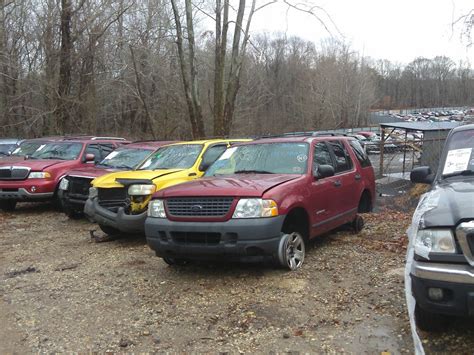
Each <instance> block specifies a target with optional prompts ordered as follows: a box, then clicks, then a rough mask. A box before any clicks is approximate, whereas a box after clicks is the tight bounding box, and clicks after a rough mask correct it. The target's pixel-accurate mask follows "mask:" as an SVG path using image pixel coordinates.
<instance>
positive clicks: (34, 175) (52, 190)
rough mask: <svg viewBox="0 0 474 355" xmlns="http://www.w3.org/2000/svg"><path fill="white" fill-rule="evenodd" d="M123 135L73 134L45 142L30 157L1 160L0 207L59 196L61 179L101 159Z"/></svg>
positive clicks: (115, 145)
mask: <svg viewBox="0 0 474 355" xmlns="http://www.w3.org/2000/svg"><path fill="white" fill-rule="evenodd" d="M124 143H127V141H126V140H125V139H124V138H114V137H92V136H83V137H73V138H64V139H62V140H61V141H56V142H50V143H46V144H44V145H43V146H41V147H39V148H38V149H37V150H36V151H35V152H34V153H33V154H32V155H31V156H30V157H29V159H27V160H24V161H19V162H8V161H6V162H0V208H1V209H3V210H7V211H11V210H14V209H15V206H16V204H17V202H19V201H20V202H22V201H45V200H56V197H57V190H58V187H59V182H60V181H61V179H62V178H63V177H64V176H65V175H66V174H67V173H68V172H69V171H70V170H72V169H76V168H79V167H86V166H89V165H90V164H93V163H94V162H96V163H97V162H100V161H101V160H102V159H103V158H104V157H105V156H107V155H108V154H109V153H110V152H112V151H113V150H115V149H116V148H117V147H118V146H119V145H121V144H124Z"/></svg>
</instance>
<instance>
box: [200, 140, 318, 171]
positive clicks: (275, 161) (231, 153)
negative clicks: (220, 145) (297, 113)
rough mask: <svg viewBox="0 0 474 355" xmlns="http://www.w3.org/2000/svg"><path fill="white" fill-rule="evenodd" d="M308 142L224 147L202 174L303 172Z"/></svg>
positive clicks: (306, 161)
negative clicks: (217, 157) (225, 148)
mask: <svg viewBox="0 0 474 355" xmlns="http://www.w3.org/2000/svg"><path fill="white" fill-rule="evenodd" d="M308 149H309V146H308V144H307V143H264V144H249V145H242V146H237V147H232V148H229V149H227V150H226V151H225V152H224V153H223V154H222V155H221V156H220V158H219V159H218V160H217V161H216V162H215V163H214V164H212V165H211V167H210V168H209V170H208V171H207V172H206V175H205V176H216V175H231V174H251V173H257V174H258V173H260V174H304V173H305V172H306V170H307V164H308Z"/></svg>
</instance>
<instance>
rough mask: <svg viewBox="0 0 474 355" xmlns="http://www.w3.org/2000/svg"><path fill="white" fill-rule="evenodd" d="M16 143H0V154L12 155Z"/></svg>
mask: <svg viewBox="0 0 474 355" xmlns="http://www.w3.org/2000/svg"><path fill="white" fill-rule="evenodd" d="M15 147H16V144H0V155H10V154H11V152H12V150H13V149H15Z"/></svg>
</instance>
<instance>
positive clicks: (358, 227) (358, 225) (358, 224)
mask: <svg viewBox="0 0 474 355" xmlns="http://www.w3.org/2000/svg"><path fill="white" fill-rule="evenodd" d="M351 227H352V229H353V230H354V233H355V234H358V233H359V232H360V231H362V229H363V228H364V219H363V218H362V217H361V216H359V215H357V216H355V218H354V220H353V221H352V223H351Z"/></svg>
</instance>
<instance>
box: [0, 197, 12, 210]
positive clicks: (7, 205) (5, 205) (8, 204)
mask: <svg viewBox="0 0 474 355" xmlns="http://www.w3.org/2000/svg"><path fill="white" fill-rule="evenodd" d="M15 207H16V201H15V200H4V201H0V209H2V210H4V211H5V212H12V211H14V210H15Z"/></svg>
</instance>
